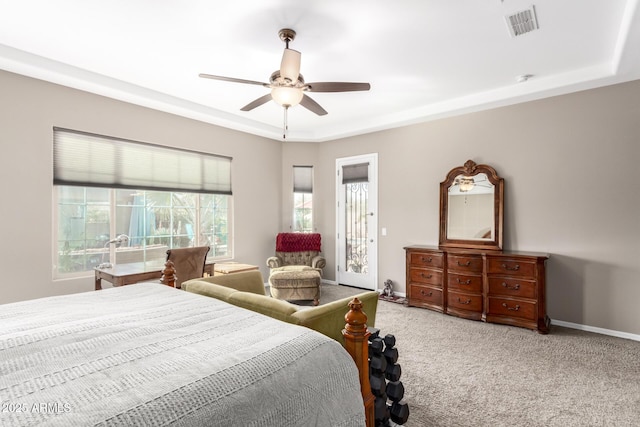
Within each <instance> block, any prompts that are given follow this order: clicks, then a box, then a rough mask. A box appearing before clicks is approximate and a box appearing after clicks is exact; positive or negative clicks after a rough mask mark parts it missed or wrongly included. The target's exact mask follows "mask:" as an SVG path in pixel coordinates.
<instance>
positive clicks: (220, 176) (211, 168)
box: [53, 128, 231, 195]
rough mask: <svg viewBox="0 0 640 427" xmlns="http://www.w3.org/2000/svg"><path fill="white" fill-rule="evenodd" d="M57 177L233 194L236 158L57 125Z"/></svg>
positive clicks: (59, 181) (60, 181)
mask: <svg viewBox="0 0 640 427" xmlns="http://www.w3.org/2000/svg"><path fill="white" fill-rule="evenodd" d="M53 183H54V184H55V185H80V186H85V187H108V188H134V189H145V190H159V191H186V192H192V193H213V194H229V195H230V194H231V158H230V157H226V156H218V155H214V154H207V153H199V152H195V151H189V150H181V149H176V148H168V147H163V146H160V145H153V144H147V143H142V142H134V141H129V140H124V139H118V138H112V137H107V136H101V135H95V134H90V133H86V132H80V131H74V130H69V129H62V128H54V129H53Z"/></svg>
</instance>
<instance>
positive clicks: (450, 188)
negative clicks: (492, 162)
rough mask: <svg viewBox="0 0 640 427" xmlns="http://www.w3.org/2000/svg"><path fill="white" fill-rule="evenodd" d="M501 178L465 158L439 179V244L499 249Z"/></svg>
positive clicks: (501, 204)
mask: <svg viewBox="0 0 640 427" xmlns="http://www.w3.org/2000/svg"><path fill="white" fill-rule="evenodd" d="M503 198H504V180H503V179H502V178H500V177H499V176H498V174H497V173H496V171H495V169H493V168H492V167H491V166H488V165H477V164H476V163H475V162H474V161H473V160H467V161H466V162H465V164H464V166H459V167H456V168H453V169H451V171H450V172H449V173H448V174H447V177H446V179H445V180H444V181H443V182H441V183H440V246H441V247H445V248H470V249H494V250H501V249H502V225H503V210H504V205H503Z"/></svg>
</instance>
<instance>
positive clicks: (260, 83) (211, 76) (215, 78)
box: [199, 74, 269, 87]
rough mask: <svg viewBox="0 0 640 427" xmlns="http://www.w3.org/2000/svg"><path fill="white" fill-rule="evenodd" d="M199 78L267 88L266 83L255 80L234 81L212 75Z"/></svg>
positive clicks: (203, 75) (231, 78)
mask: <svg viewBox="0 0 640 427" xmlns="http://www.w3.org/2000/svg"><path fill="white" fill-rule="evenodd" d="M199 76H200V77H202V78H204V79H213V80H222V81H225V82H232V83H245V84H250V85H259V86H265V87H268V86H269V84H268V83H262V82H257V81H255V80H244V79H236V78H235V77H223V76H214V75H213V74H199Z"/></svg>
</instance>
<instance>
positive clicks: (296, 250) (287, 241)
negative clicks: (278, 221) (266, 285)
mask: <svg viewBox="0 0 640 427" xmlns="http://www.w3.org/2000/svg"><path fill="white" fill-rule="evenodd" d="M320 243H321V236H320V234H319V233H279V234H278V235H277V236H276V254H275V256H272V257H269V259H267V266H268V267H269V268H270V269H271V274H273V273H274V272H277V271H297V270H310V269H313V270H316V271H318V273H320V275H322V269H323V268H324V266H325V265H327V261H326V259H325V258H324V256H322V255H321V253H320V248H321V246H320Z"/></svg>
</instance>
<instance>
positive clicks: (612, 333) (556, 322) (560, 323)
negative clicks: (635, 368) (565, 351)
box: [551, 319, 640, 341]
mask: <svg viewBox="0 0 640 427" xmlns="http://www.w3.org/2000/svg"><path fill="white" fill-rule="evenodd" d="M551 324H552V325H557V326H563V327H565V328H571V329H579V330H581V331H587V332H594V333H596V334H602V335H610V336H612V337H618V338H625V339H628V340H633V341H640V335H636V334H630V333H628V332H621V331H614V330H613V329H605V328H598V327H596V326H589V325H581V324H579V323H571V322H564V321H562V320H555V319H551Z"/></svg>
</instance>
